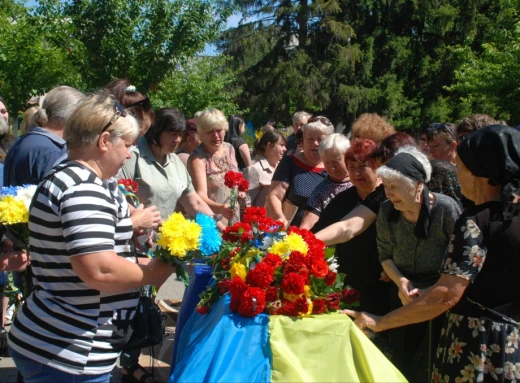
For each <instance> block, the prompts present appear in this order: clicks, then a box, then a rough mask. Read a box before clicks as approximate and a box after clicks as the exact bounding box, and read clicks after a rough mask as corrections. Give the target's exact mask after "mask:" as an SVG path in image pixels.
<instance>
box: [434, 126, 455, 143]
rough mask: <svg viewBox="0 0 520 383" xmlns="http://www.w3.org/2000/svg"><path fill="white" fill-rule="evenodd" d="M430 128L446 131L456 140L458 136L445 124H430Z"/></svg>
mask: <svg viewBox="0 0 520 383" xmlns="http://www.w3.org/2000/svg"><path fill="white" fill-rule="evenodd" d="M430 129H431V130H439V131H442V132H448V133H449V135H450V136H452V137H453V139H454V140H455V141H458V137H457V136H456V135H455V132H454V131H453V130H452V129H451V128H450V127H449V126H448V125H446V124H432V125H431V126H430Z"/></svg>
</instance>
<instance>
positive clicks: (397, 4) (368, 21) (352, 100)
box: [219, 0, 518, 129]
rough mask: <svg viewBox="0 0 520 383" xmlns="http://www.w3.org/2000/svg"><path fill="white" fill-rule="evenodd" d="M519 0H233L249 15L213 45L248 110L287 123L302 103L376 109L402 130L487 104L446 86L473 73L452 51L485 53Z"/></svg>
mask: <svg viewBox="0 0 520 383" xmlns="http://www.w3.org/2000/svg"><path fill="white" fill-rule="evenodd" d="M514 3H516V5H515V4H514ZM517 3H518V1H517V0H501V1H498V2H497V1H495V0H421V1H410V0H385V1H372V0H361V1H360V0H316V1H314V2H309V1H308V0H294V1H288V0H239V4H240V6H241V9H242V11H243V12H244V13H245V15H246V16H250V17H253V20H255V21H253V22H249V23H244V24H242V25H239V26H238V27H237V28H236V29H234V30H231V31H228V32H226V33H225V34H224V35H223V37H222V39H221V41H220V45H219V46H220V48H221V49H222V52H223V53H224V54H225V55H229V56H231V57H233V58H235V60H236V67H237V68H239V69H240V70H241V85H242V86H243V87H244V89H245V91H244V97H243V99H242V102H243V103H244V105H250V106H251V108H252V109H254V110H260V111H263V112H265V113H268V114H269V115H271V116H272V117H274V118H276V119H283V120H285V121H289V117H290V115H291V114H292V113H293V112H294V111H295V110H298V109H307V110H311V111H323V112H324V113H327V114H328V115H329V117H331V118H332V119H333V120H335V121H336V122H339V121H343V122H346V123H347V124H348V123H350V122H352V121H353V120H354V119H355V118H356V117H357V116H358V115H359V114H361V113H364V112H377V113H379V114H382V115H385V116H387V117H388V118H389V119H390V120H391V121H392V122H393V123H394V124H395V125H396V126H397V127H398V128H404V129H414V128H418V127H419V126H420V125H421V124H422V123H424V122H432V121H448V120H456V119H458V118H460V117H461V116H463V115H464V114H467V113H470V112H473V111H474V112H492V111H493V110H491V109H490V110H477V109H478V108H476V106H477V105H476V104H475V103H470V104H471V105H468V103H461V102H460V100H459V98H460V97H461V94H462V93H463V92H462V91H463V89H462V88H460V87H453V88H450V86H451V85H452V84H453V83H454V82H455V81H457V76H461V75H462V74H463V73H464V76H466V77H467V76H469V74H468V73H469V72H468V71H467V70H465V72H461V70H464V68H465V67H464V65H465V64H467V61H468V59H469V56H468V55H466V57H463V56H461V55H460V54H457V49H461V47H462V48H463V49H466V50H467V51H466V52H471V54H473V55H474V56H478V57H481V54H482V52H483V51H484V52H485V50H486V45H484V44H485V43H486V42H487V41H488V40H489V39H490V36H492V33H491V31H492V29H493V24H494V22H495V20H496V19H497V17H499V15H500V14H501V13H504V12H509V13H511V14H512V13H514V11H513V10H514V9H518V4H517ZM515 7H516V8H515ZM512 18H513V19H514V18H516V20H518V18H517V15H515V16H512ZM504 30H507V31H511V29H510V28H509V27H507V26H504V28H502V29H501V32H502V33H503V32H504ZM509 33H511V32H509ZM509 38H510V37H509ZM500 48H506V47H505V46H503V45H501V46H500ZM482 58H483V57H482ZM510 61H511V62H512V60H510ZM517 62H518V61H517ZM516 68H518V66H516ZM511 69H513V68H511ZM493 81H494V80H493ZM493 81H489V85H490V86H491V87H492V88H493ZM473 84H474V85H475V88H474V89H475V90H476V89H478V86H477V82H473ZM493 89H495V90H496V88H493ZM491 101H492V102H494V101H495V100H491ZM491 101H490V102H491ZM488 104H489V103H488ZM481 105H483V104H481ZM504 107H505V108H507V109H509V106H505V105H504Z"/></svg>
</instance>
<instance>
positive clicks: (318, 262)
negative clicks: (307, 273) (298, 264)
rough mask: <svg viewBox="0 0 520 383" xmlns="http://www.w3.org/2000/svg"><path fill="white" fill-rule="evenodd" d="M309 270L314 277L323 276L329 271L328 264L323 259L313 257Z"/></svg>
mask: <svg viewBox="0 0 520 383" xmlns="http://www.w3.org/2000/svg"><path fill="white" fill-rule="evenodd" d="M311 271H312V274H313V275H314V276H315V277H316V278H325V276H326V275H327V274H328V273H329V265H328V264H327V262H326V261H325V260H324V259H317V258H314V259H313V260H312V266H311Z"/></svg>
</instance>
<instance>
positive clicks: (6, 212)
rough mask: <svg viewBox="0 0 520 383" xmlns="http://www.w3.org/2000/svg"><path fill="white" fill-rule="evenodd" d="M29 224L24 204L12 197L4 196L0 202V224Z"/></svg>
mask: <svg viewBox="0 0 520 383" xmlns="http://www.w3.org/2000/svg"><path fill="white" fill-rule="evenodd" d="M27 222H29V211H28V210H27V207H26V206H25V203H24V202H23V201H21V200H17V199H15V198H14V197H13V196H5V197H3V198H2V199H1V200H0V223H2V224H3V225H13V224H15V223H27Z"/></svg>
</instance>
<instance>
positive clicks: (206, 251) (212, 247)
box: [195, 213, 222, 257]
mask: <svg viewBox="0 0 520 383" xmlns="http://www.w3.org/2000/svg"><path fill="white" fill-rule="evenodd" d="M195 222H196V223H197V224H198V225H199V226H200V227H201V228H202V237H201V239H200V247H199V250H200V253H201V254H202V255H204V256H206V257H208V256H210V255H213V254H215V253H217V252H218V251H219V250H220V246H222V237H221V236H220V233H219V232H218V229H217V224H216V222H215V220H214V219H213V218H211V217H210V216H208V215H205V214H202V213H197V216H196V217H195Z"/></svg>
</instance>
